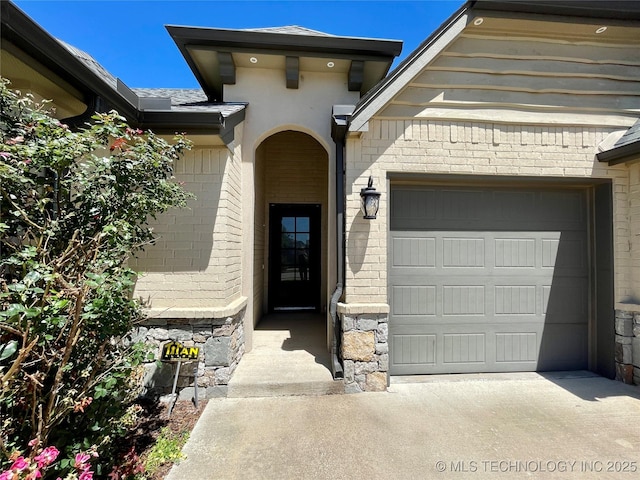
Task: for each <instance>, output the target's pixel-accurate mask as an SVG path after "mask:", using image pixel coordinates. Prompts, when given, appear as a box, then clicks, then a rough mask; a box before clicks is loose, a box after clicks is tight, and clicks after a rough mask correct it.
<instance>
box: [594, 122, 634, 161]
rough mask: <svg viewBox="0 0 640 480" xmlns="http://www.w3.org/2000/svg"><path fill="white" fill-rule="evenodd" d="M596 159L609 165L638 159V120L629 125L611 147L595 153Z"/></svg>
mask: <svg viewBox="0 0 640 480" xmlns="http://www.w3.org/2000/svg"><path fill="white" fill-rule="evenodd" d="M605 142H606V140H605ZM605 142H603V143H605ZM605 148H606V147H605ZM596 157H597V158H598V160H599V161H601V162H608V163H609V165H617V164H619V163H624V162H627V161H629V160H636V159H638V158H640V119H638V120H637V121H636V123H634V124H633V125H631V127H629V129H628V130H627V131H626V132H624V134H623V135H622V136H621V137H620V138H619V139H618V141H617V142H616V143H614V144H613V146H611V147H610V148H607V149H606V150H603V151H601V152H598V153H596Z"/></svg>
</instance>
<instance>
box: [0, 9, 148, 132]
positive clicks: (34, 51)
mask: <svg viewBox="0 0 640 480" xmlns="http://www.w3.org/2000/svg"><path fill="white" fill-rule="evenodd" d="M0 4H1V5H0V9H1V10H0V18H1V19H2V25H1V29H0V30H1V34H2V38H5V39H7V40H8V41H10V42H11V43H13V44H14V45H16V46H17V47H18V48H20V49H21V50H23V51H24V52H25V53H27V54H28V55H29V56H30V57H32V58H33V59H34V60H36V61H37V62H39V63H40V64H42V65H44V66H45V67H46V68H48V69H49V70H51V71H52V72H54V73H56V74H57V75H59V76H60V77H61V78H63V79H64V80H66V81H68V82H69V83H70V84H71V85H73V86H74V87H76V88H77V89H78V90H80V91H81V92H83V93H84V94H85V95H87V96H88V97H89V96H91V95H97V96H100V97H102V98H103V99H104V100H105V101H106V102H107V103H108V104H109V105H110V106H112V107H113V108H114V109H116V110H118V112H119V113H120V114H121V115H123V116H125V117H126V118H127V120H129V121H131V122H133V123H135V122H137V120H138V118H137V110H136V108H135V106H133V105H131V104H130V103H129V102H128V101H127V100H126V99H125V98H123V97H122V96H121V95H120V94H118V93H117V92H116V91H115V90H114V89H113V88H112V87H111V86H110V85H108V84H107V83H106V82H105V81H104V80H103V79H102V78H100V77H99V76H98V75H96V74H95V73H93V72H92V71H91V70H89V69H88V68H87V67H86V66H85V65H84V64H83V63H82V62H81V61H80V60H78V59H77V58H76V57H75V56H74V55H73V54H72V53H71V52H69V51H68V50H67V49H66V48H65V47H64V46H63V45H62V44H61V43H60V42H58V41H57V40H56V39H55V38H54V37H52V36H51V35H50V34H49V33H48V32H46V31H45V30H44V29H42V28H41V27H40V26H39V25H38V24H37V23H35V22H34V21H33V20H32V19H31V18H29V17H28V16H27V15H26V14H25V13H24V12H22V10H20V9H19V8H18V7H16V6H15V5H14V4H13V3H11V2H9V1H2V2H0ZM84 101H85V102H86V103H87V104H88V105H90V104H91V101H90V99H89V98H85V99H84Z"/></svg>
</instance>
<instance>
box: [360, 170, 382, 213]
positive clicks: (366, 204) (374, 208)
mask: <svg viewBox="0 0 640 480" xmlns="http://www.w3.org/2000/svg"><path fill="white" fill-rule="evenodd" d="M378 207H380V192H376V189H375V187H374V186H373V177H372V176H369V185H368V186H367V188H361V189H360V210H362V214H363V215H364V218H366V219H367V220H375V219H376V215H377V214H378Z"/></svg>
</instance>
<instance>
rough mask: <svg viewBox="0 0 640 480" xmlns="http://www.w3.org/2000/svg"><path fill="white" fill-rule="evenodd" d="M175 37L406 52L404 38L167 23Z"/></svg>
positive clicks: (223, 44)
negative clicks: (246, 29)
mask: <svg viewBox="0 0 640 480" xmlns="http://www.w3.org/2000/svg"><path fill="white" fill-rule="evenodd" d="M165 28H166V29H167V31H168V32H169V34H170V35H171V37H172V38H173V40H174V41H175V42H176V44H178V46H180V45H184V46H191V45H192V46H214V47H216V48H228V49H231V50H232V51H235V49H237V48H250V49H252V50H254V51H257V50H277V51H283V50H285V51H289V52H298V53H299V52H308V53H313V52H315V53H322V54H327V55H333V54H336V55H338V54H342V55H364V56H368V57H391V58H392V59H393V58H395V57H397V56H398V55H399V54H400V52H401V51H402V41H400V40H378V39H370V38H358V37H338V36H319V35H318V36H316V35H296V34H289V33H274V32H256V31H243V30H227V29H216V28H204V27H183V26H178V25H165Z"/></svg>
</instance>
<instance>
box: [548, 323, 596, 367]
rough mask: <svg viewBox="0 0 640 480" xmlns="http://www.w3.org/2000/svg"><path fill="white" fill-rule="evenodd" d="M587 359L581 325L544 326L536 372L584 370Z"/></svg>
mask: <svg viewBox="0 0 640 480" xmlns="http://www.w3.org/2000/svg"><path fill="white" fill-rule="evenodd" d="M587 358H588V338H587V331H586V329H585V328H584V327H583V326H582V325H580V324H558V325H553V324H551V325H545V328H544V332H543V334H542V339H541V346H540V357H539V359H538V370H540V371H546V370H585V369H587V368H588V361H587Z"/></svg>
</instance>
